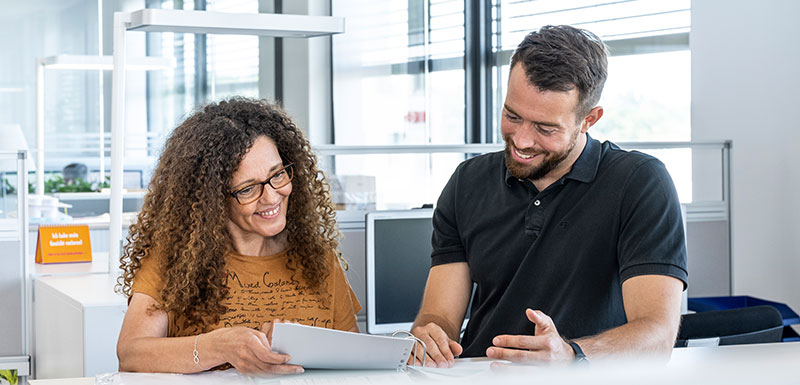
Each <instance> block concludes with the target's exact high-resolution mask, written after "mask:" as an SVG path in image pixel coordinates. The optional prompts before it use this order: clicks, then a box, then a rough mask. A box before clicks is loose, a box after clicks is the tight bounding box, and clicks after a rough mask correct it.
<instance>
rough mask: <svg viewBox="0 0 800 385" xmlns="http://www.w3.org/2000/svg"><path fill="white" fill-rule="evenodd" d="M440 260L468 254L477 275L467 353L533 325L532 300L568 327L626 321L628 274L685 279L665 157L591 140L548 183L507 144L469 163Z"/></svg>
mask: <svg viewBox="0 0 800 385" xmlns="http://www.w3.org/2000/svg"><path fill="white" fill-rule="evenodd" d="M433 229H434V230H433V237H432V243H433V252H432V264H433V266H436V265H441V264H446V263H453V262H467V263H468V264H469V271H470V277H471V278H472V281H473V282H475V283H476V284H477V289H476V291H475V293H474V297H473V302H472V309H471V312H470V321H469V324H468V325H467V330H466V332H465V334H464V338H463V339H462V341H461V344H462V346H463V347H464V353H463V354H462V357H475V356H485V355H486V348H488V347H489V346H491V345H492V343H491V340H492V338H494V337H495V336H497V335H499V334H526V335H532V334H533V331H534V325H533V324H532V323H531V322H530V321H528V319H527V318H526V317H525V309H526V308H531V309H538V310H541V311H543V312H545V313H546V314H547V315H549V316H550V317H552V319H553V321H554V322H555V325H556V328H557V329H558V331H559V333H560V334H561V335H562V336H564V337H565V338H578V337H583V336H589V335H594V334H597V333H600V332H602V331H604V330H607V329H610V328H614V327H617V326H620V325H622V324H624V323H625V322H626V317H625V309H624V307H623V302H622V282H624V281H625V280H626V279H628V278H631V277H634V276H638V275H645V274H659V275H667V276H671V277H675V278H678V279H680V280H681V281H683V282H684V287H686V283H687V271H686V247H685V242H684V232H683V222H682V220H681V209H680V203H679V201H678V195H677V193H676V191H675V186H674V185H673V183H672V179H671V178H670V176H669V174H668V173H667V170H666V168H665V167H664V165H663V164H662V163H661V162H660V161H659V160H658V159H656V158H654V157H652V156H649V155H646V154H643V153H639V152H635V151H633V152H629V151H624V150H621V149H620V148H619V147H617V146H616V145H614V144H613V143H611V142H604V143H602V144H601V143H600V142H598V141H597V140H594V139H592V138H591V137H589V136H588V134H587V143H586V147H585V148H584V150H583V152H582V153H581V155H580V157H579V158H578V160H577V161H576V162H575V164H574V165H573V167H572V170H571V171H570V172H569V173H567V175H565V176H564V177H563V178H561V179H560V180H558V181H556V182H555V183H553V184H552V185H550V186H549V187H547V188H546V189H545V190H544V191H538V190H537V189H536V187H535V186H534V185H533V183H531V182H530V181H529V180H519V179H517V178H515V177H513V176H512V175H511V174H509V172H508V170H507V169H506V165H505V159H504V155H503V152H502V151H501V152H495V153H490V154H485V155H481V156H478V157H475V158H472V159H469V160H467V161H464V162H463V163H461V164H460V165H459V166H458V168H457V169H456V171H455V172H454V173H453V176H452V177H451V178H450V181H449V182H448V183H447V185H446V186H445V188H444V190H443V191H442V194H441V196H440V197H439V201H438V203H437V207H436V210H435V212H434V215H433Z"/></svg>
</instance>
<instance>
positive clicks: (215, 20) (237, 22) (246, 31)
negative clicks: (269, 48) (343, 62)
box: [127, 9, 344, 37]
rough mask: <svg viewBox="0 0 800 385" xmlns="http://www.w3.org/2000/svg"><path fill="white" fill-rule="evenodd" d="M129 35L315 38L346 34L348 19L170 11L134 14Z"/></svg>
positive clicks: (160, 10)
mask: <svg viewBox="0 0 800 385" xmlns="http://www.w3.org/2000/svg"><path fill="white" fill-rule="evenodd" d="M127 30H128V31H144V32H179V33H200V34H206V33H209V34H233V35H261V36H275V37H314V36H326V35H331V34H335V33H342V32H344V18H341V17H333V16H306V15H283V14H268V13H223V12H208V11H186V10H169V9H142V10H138V11H135V12H131V22H130V24H129V25H128V26H127Z"/></svg>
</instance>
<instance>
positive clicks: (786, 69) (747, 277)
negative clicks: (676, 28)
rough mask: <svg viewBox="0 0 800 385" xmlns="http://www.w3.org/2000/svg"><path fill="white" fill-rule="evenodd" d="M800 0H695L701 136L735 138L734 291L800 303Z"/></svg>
mask: <svg viewBox="0 0 800 385" xmlns="http://www.w3.org/2000/svg"><path fill="white" fill-rule="evenodd" d="M798 14H800V2H798V1H795V0H762V1H752V0H695V1H693V2H692V31H691V35H690V45H691V50H692V140H720V139H732V140H733V150H732V162H731V163H732V172H733V175H732V214H731V215H732V238H733V241H732V259H733V266H732V267H733V277H732V278H733V294H735V295H752V296H756V297H762V298H765V299H770V300H775V301H779V302H786V303H787V304H789V306H790V307H792V308H793V309H794V310H795V311H800V199H798V198H797V196H798V193H800V159H798V155H797V153H796V147H797V146H798V144H800V124H798V123H797V122H798V120H797V112H796V111H797V106H798V104H800V33H799V32H798V29H797V25H798V24H797V20H796V17H797V15H798Z"/></svg>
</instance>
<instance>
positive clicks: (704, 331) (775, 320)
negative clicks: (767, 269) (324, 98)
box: [675, 305, 783, 348]
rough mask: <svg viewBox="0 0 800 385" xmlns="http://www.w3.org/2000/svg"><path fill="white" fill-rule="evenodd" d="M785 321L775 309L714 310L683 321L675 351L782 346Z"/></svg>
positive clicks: (694, 315)
mask: <svg viewBox="0 0 800 385" xmlns="http://www.w3.org/2000/svg"><path fill="white" fill-rule="evenodd" d="M782 335H783V318H782V317H781V313H780V312H778V310H777V309H775V308H774V307H772V306H767V305H762V306H753V307H743V308H738V309H730V310H712V311H705V312H700V313H693V314H684V315H683V316H682V317H681V327H680V330H679V331H678V339H677V340H676V341H675V347H676V348H679V347H686V346H709V345H741V344H759V343H767V342H780V341H781V337H782Z"/></svg>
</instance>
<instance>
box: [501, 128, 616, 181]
mask: <svg viewBox="0 0 800 385" xmlns="http://www.w3.org/2000/svg"><path fill="white" fill-rule="evenodd" d="M601 147H602V145H601V144H600V142H599V141H597V140H596V139H593V138H592V137H591V136H590V135H589V134H588V133H586V146H585V147H584V148H583V151H582V152H581V155H580V156H579V157H578V159H577V160H576V161H575V164H573V165H572V170H570V171H569V172H568V173H567V175H564V177H563V178H561V179H562V180H564V179H574V180H577V181H579V182H583V183H588V182H591V181H592V180H594V177H595V175H597V168H598V167H599V166H600V155H601V152H602V151H601V150H602V148H601ZM502 159H503V168H504V169H505V170H506V177H505V181H506V184H508V185H510V184H511V181H512V180H514V179H517V178H516V177H515V176H513V175H511V173H510V172H509V171H508V167H506V161H505V157H503V158H502Z"/></svg>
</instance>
